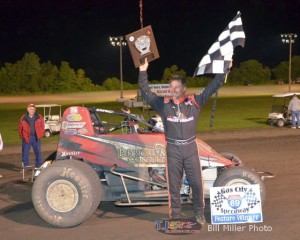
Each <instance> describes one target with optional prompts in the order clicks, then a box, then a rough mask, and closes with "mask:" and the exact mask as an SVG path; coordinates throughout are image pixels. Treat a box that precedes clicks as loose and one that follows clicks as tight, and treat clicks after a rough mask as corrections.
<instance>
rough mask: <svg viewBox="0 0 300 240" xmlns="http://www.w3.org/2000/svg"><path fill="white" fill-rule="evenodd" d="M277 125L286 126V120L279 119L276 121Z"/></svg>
mask: <svg viewBox="0 0 300 240" xmlns="http://www.w3.org/2000/svg"><path fill="white" fill-rule="evenodd" d="M276 125H277V127H284V120H283V119H278V120H277V121H276Z"/></svg>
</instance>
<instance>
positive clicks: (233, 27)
mask: <svg viewBox="0 0 300 240" xmlns="http://www.w3.org/2000/svg"><path fill="white" fill-rule="evenodd" d="M245 38H246V36H245V33H244V30H243V23H242V19H241V13H240V12H238V13H237V15H236V16H235V18H234V19H233V20H232V21H231V22H230V23H229V24H228V26H227V27H226V28H225V29H224V31H223V32H222V33H221V34H220V36H219V37H218V39H217V41H216V42H215V43H214V44H213V45H212V46H211V47H210V49H209V50H208V52H207V54H206V55H205V56H204V57H203V58H202V60H201V61H200V63H199V65H198V67H197V68H196V70H195V72H194V77H195V76H197V75H203V74H207V73H226V72H227V71H228V69H229V64H230V62H231V61H232V55H233V49H234V48H235V47H236V46H238V45H240V46H242V47H244V45H245Z"/></svg>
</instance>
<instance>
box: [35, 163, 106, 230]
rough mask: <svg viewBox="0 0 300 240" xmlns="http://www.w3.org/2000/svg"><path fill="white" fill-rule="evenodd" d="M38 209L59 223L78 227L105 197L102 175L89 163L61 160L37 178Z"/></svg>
mask: <svg viewBox="0 0 300 240" xmlns="http://www.w3.org/2000/svg"><path fill="white" fill-rule="evenodd" d="M31 197H32V202H33V205H34V208H35V210H36V212H37V213H38V214H39V216H40V217H41V218H42V219H44V220H45V221H46V222H48V223H50V224H51V225H54V226H57V227H74V226H76V225H79V224H81V223H82V222H84V221H85V220H86V219H88V218H89V217H90V216H91V215H92V214H93V213H94V212H95V210H96V209H97V207H98V206H99V204H100V200H101V198H102V189H101V185H100V179H99V177H98V175H97V173H96V172H95V171H94V170H93V169H92V167H90V166H89V165H88V164H86V163H84V162H81V161H77V160H62V161H57V162H54V163H53V164H51V166H49V167H47V168H46V169H45V170H44V171H42V172H41V174H40V175H39V176H38V177H37V178H36V180H35V182H34V184H33V188H32V196H31Z"/></svg>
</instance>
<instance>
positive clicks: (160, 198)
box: [32, 106, 268, 227]
mask: <svg viewBox="0 0 300 240" xmlns="http://www.w3.org/2000/svg"><path fill="white" fill-rule="evenodd" d="M107 115H109V116H111V115H113V116H114V117H113V119H116V118H118V117H119V118H120V120H119V121H118V122H117V123H115V124H113V123H108V122H107V121H104V120H103V119H104V117H103V116H107ZM197 144H198V149H199V155H200V161H201V166H202V175H203V181H204V193H205V197H207V198H208V197H209V189H210V188H211V187H214V186H231V185H247V184H259V185H260V190H261V199H262V201H264V200H265V187H264V183H263V181H262V180H263V178H264V177H267V175H268V174H266V173H264V174H259V173H257V172H255V171H254V170H252V169H250V168H247V167H245V166H243V164H242V161H241V160H240V159H239V158H238V157H237V156H235V155H234V154H231V153H228V152H223V153H222V152H220V153H218V152H217V151H215V150H214V149H213V148H211V147H210V146H209V145H208V144H206V143H205V142H203V141H202V140H201V139H197ZM55 155H56V156H55V157H53V159H50V160H46V161H45V162H44V163H43V165H42V166H41V168H40V169H38V170H37V171H36V174H35V177H36V178H35V181H34V184H33V188H32V201H33V205H34V208H35V210H36V211H37V213H38V214H39V215H40V216H41V218H42V219H44V220H45V221H46V222H48V223H50V224H52V225H55V226H58V227H72V226H76V225H78V224H80V223H82V222H84V221H85V220H86V219H87V218H89V217H90V216H91V215H92V214H93V212H94V211H95V210H96V209H97V207H98V205H99V204H100V202H101V201H113V202H115V204H116V205H118V206H138V205H158V204H167V203H168V189H167V180H166V179H167V178H166V168H165V163H166V150H165V136H164V133H163V126H161V125H160V124H159V117H158V116H156V117H153V118H151V121H146V120H145V119H144V118H143V117H141V116H138V115H134V114H131V113H130V112H126V111H123V112H115V111H111V110H104V109H96V108H86V107H79V106H74V107H69V108H67V109H66V110H65V112H64V115H63V119H62V127H61V131H60V138H59V142H58V146H57V151H56V154H55ZM199 181H201V179H199ZM181 198H182V203H188V202H191V201H192V196H191V193H190V188H189V185H188V179H186V177H185V175H184V176H183V178H182V187H181Z"/></svg>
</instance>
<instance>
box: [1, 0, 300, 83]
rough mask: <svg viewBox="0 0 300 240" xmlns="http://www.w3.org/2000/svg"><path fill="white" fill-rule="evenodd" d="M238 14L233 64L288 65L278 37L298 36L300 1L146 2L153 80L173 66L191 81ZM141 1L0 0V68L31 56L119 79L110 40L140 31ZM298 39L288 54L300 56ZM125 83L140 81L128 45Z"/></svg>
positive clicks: (99, 78) (98, 80) (97, 78)
mask: <svg viewBox="0 0 300 240" xmlns="http://www.w3.org/2000/svg"><path fill="white" fill-rule="evenodd" d="M237 11H241V13H242V21H243V25H244V31H245V34H246V44H245V48H244V49H242V48H241V47H238V48H237V49H236V51H235V55H234V62H235V64H236V65H238V64H239V63H240V62H241V61H245V60H249V59H256V60H258V61H260V62H261V63H262V64H263V65H265V66H268V67H271V68H272V67H275V66H276V65H277V64H279V63H280V62H281V61H286V60H288V54H289V47H288V44H282V43H281V38H280V33H297V34H298V33H299V31H298V29H299V26H300V25H299V23H300V0H223V1H217V0H211V1H200V0H143V20H144V21H143V23H144V26H147V25H152V29H153V31H154V35H155V39H156V43H157V47H158V50H159V53H160V58H159V59H158V60H156V61H153V62H152V63H151V65H150V69H149V73H150V79H160V78H161V75H162V73H163V70H164V69H165V68H166V67H169V66H171V65H173V64H176V65H178V66H179V67H180V68H183V69H184V70H186V71H187V73H188V75H192V74H193V72H194V70H195V68H196V66H197V65H198V63H199V61H200V59H201V58H202V56H204V55H205V54H206V52H207V50H208V49H209V47H210V46H211V45H212V43H213V42H214V41H215V40H216V39H217V37H218V36H219V34H220V33H221V32H222V31H223V29H224V28H225V27H226V26H227V25H228V23H229V22H230V21H231V20H232V19H233V18H234V16H235V15H236V13H237ZM139 17H140V16H139V0H115V1H113V0H98V1H96V0H77V1H76V0H64V1H62V0H52V1H48V0H39V1H37V0H0V26H1V27H0V43H1V45H0V63H1V64H3V63H4V62H15V61H17V60H20V59H21V58H22V57H23V55H24V53H25V52H35V53H36V54H37V55H38V56H39V57H40V58H41V62H45V61H48V60H50V61H51V62H52V63H54V64H56V65H59V64H60V62H61V61H62V60H64V61H67V62H69V63H70V65H71V67H72V68H74V69H78V68H83V69H84V70H85V71H86V75H87V76H88V77H90V78H92V79H93V81H94V82H96V83H101V82H102V81H103V80H105V79H106V78H107V77H112V76H116V77H119V48H117V47H112V46H111V45H110V43H109V40H108V38H109V36H114V35H126V34H128V33H131V32H133V31H136V30H138V29H139V28H140V19H139ZM299 46H300V39H299V38H298V39H296V43H295V44H293V55H300V47H299ZM123 60H124V64H123V69H124V70H123V72H124V81H128V82H131V83H134V82H136V81H137V80H136V79H137V69H135V68H134V64H133V61H132V59H131V56H130V52H129V49H128V47H125V48H124V49H123Z"/></svg>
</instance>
